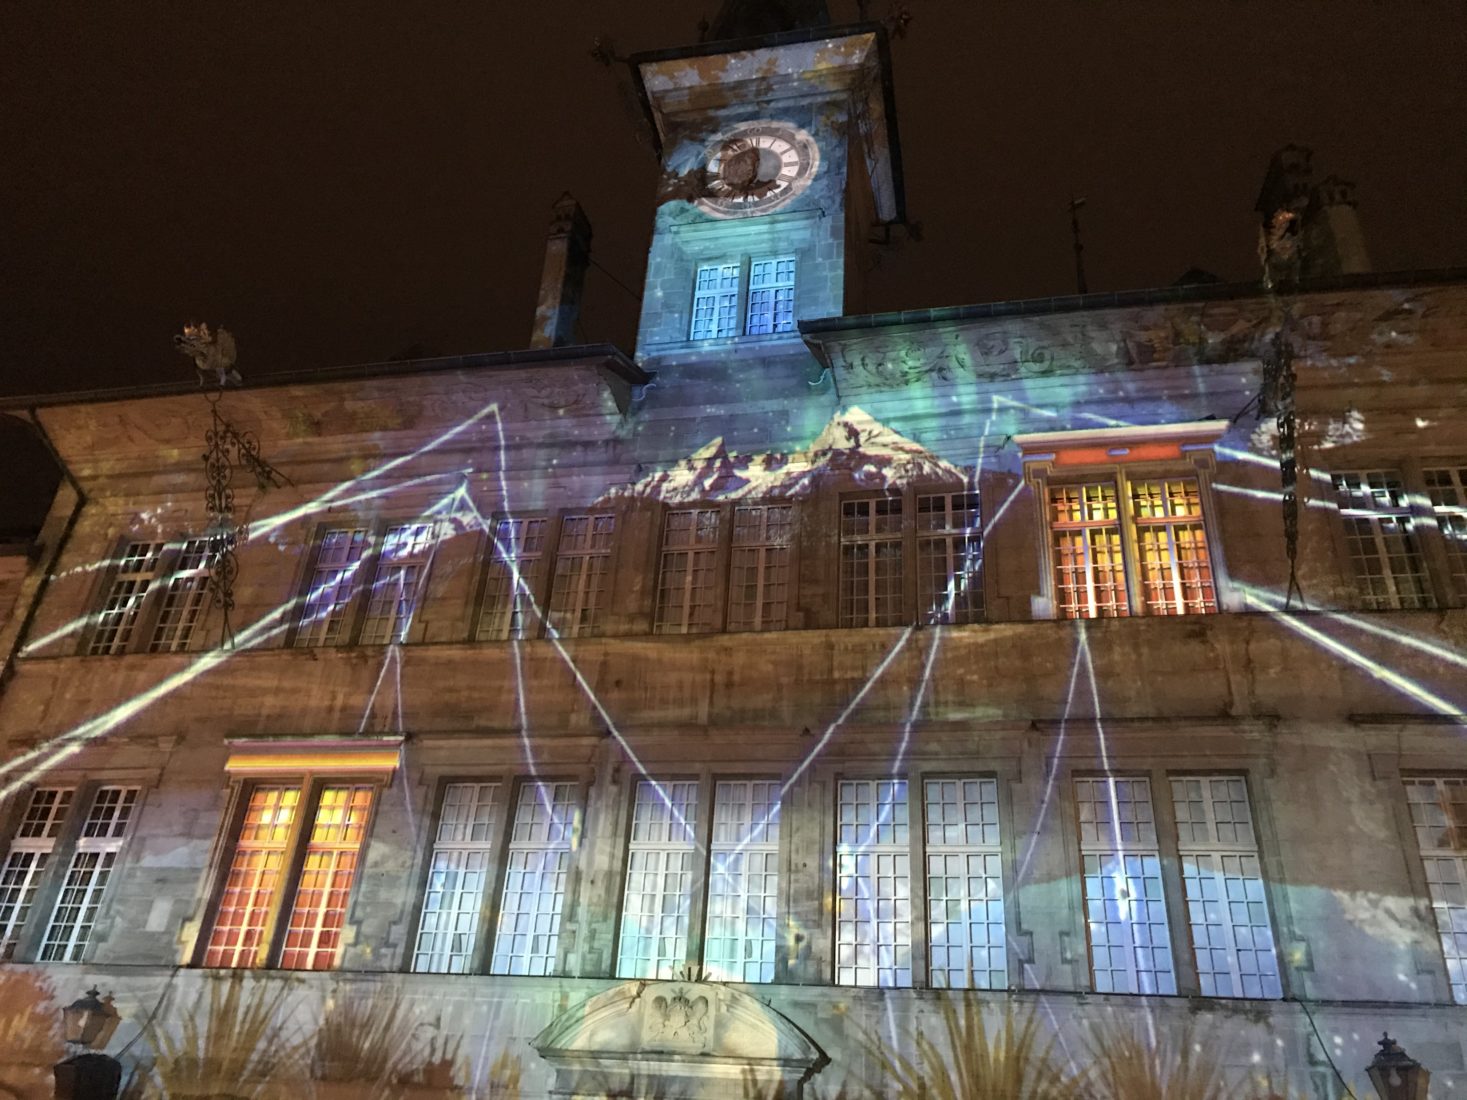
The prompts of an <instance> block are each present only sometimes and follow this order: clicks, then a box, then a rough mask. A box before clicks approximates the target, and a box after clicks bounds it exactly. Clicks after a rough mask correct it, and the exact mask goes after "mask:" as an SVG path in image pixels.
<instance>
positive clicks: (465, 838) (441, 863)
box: [413, 783, 499, 974]
mask: <svg viewBox="0 0 1467 1100" xmlns="http://www.w3.org/2000/svg"><path fill="white" fill-rule="evenodd" d="M498 818H499V784H498V783H450V784H448V786H446V787H445V788H444V790H443V805H442V810H441V812H440V814H439V818H438V833H437V836H436V837H435V840H434V844H433V855H432V859H431V862H430V863H429V867H428V884H427V887H426V889H425V891H424V894H423V914H422V917H421V919H420V920H419V921H418V938H417V943H416V946H415V947H414V950H413V969H414V970H415V971H417V972H419V973H435V974H467V973H468V972H469V968H470V967H471V966H473V962H474V953H475V949H476V948H477V946H478V940H479V922H480V917H481V914H482V913H483V909H484V897H485V894H486V893H487V891H488V887H489V881H490V876H491V875H492V873H493V867H494V851H493V846H494V844H495V842H496V839H497V838H496V825H497V823H498Z"/></svg>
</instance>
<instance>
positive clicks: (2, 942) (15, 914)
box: [0, 787, 74, 960]
mask: <svg viewBox="0 0 1467 1100" xmlns="http://www.w3.org/2000/svg"><path fill="white" fill-rule="evenodd" d="M73 793H74V792H73V791H72V789H71V788H70V787H37V788H36V789H35V790H33V791H32V792H31V797H30V800H29V801H28V802H27V803H26V809H25V814H24V815H23V816H22V817H21V821H20V825H19V826H18V827H17V828H16V830H15V836H14V837H12V838H11V842H10V850H9V852H7V853H6V856H5V864H4V866H3V867H0V960H4V959H8V958H10V957H11V955H13V954H14V952H15V948H16V944H17V942H18V941H19V939H20V934H21V932H22V931H23V930H24V929H25V923H26V919H27V918H28V917H29V916H30V912H31V906H32V905H34V904H35V900H36V891H37V890H38V889H39V888H40V885H41V875H42V874H43V873H44V872H45V870H46V865H47V864H48V863H49V862H50V860H51V854H52V853H53V852H54V851H55V850H56V838H57V837H58V836H59V835H60V834H61V826H62V824H63V823H64V822H65V820H66V814H67V811H68V810H70V808H71V799H72V795H73Z"/></svg>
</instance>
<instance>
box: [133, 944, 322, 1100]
mask: <svg viewBox="0 0 1467 1100" xmlns="http://www.w3.org/2000/svg"><path fill="white" fill-rule="evenodd" d="M289 992H290V989H289V986H287V985H286V984H285V983H283V982H276V981H250V982H248V983H247V982H246V978H245V975H244V974H242V973H238V972H236V973H233V974H230V975H228V976H227V977H216V978H211V979H210V980H209V982H208V990H207V993H200V994H199V996H198V997H197V998H196V999H195V1001H194V1003H193V1005H192V1006H190V1008H189V1009H188V1011H187V1012H185V1013H184V1014H183V1017H182V1019H181V1020H179V1021H178V1024H177V1027H176V1029H175V1028H172V1027H167V1026H161V1025H158V1024H156V1023H155V1024H154V1025H153V1026H151V1027H150V1028H149V1042H150V1043H151V1045H152V1047H153V1051H154V1053H155V1055H156V1056H155V1058H154V1060H153V1064H152V1066H151V1067H150V1068H149V1071H148V1080H149V1085H150V1087H149V1088H147V1089H145V1093H146V1094H147V1095H151V1096H157V1097H160V1098H166V1100H203V1098H208V1100H285V1098H287V1097H290V1098H292V1100H293V1098H295V1097H299V1095H300V1093H301V1091H302V1087H303V1086H304V1085H305V1069H306V1061H307V1057H306V1055H307V1043H306V1040H305V1039H304V1038H302V1037H299V1036H293V1035H292V1034H291V1033H290V1031H289V1030H288V1029H289V1024H288V1013H287V1011H286V1009H287V1004H286V1001H287V998H288V995H289Z"/></svg>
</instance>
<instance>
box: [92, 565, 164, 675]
mask: <svg viewBox="0 0 1467 1100" xmlns="http://www.w3.org/2000/svg"><path fill="white" fill-rule="evenodd" d="M165 546H166V544H165V543H162V542H130V543H128V544H127V546H126V547H125V548H124V549H123V551H122V558H121V560H119V561H118V563H117V572H116V573H115V574H113V577H112V584H111V587H110V588H109V589H108V590H107V595H106V597H105V598H104V599H103V601H102V609H101V611H100V612H99V613H98V615H97V628H96V630H95V631H93V633H92V638H91V642H90V644H89V646H88V648H87V652H88V653H90V654H92V655H93V656H100V655H104V654H114V653H126V652H127V649H128V646H129V644H130V643H131V642H132V637H133V631H134V630H136V629H137V624H138V617H139V616H140V615H141V613H142V610H143V601H144V600H145V599H146V598H147V595H148V589H149V587H150V586H151V585H152V583H153V581H154V580H155V579H157V576H158V563H159V560H160V559H161V558H162V556H163V550H164V548H165Z"/></svg>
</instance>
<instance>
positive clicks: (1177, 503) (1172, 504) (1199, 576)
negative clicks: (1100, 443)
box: [1129, 477, 1217, 615]
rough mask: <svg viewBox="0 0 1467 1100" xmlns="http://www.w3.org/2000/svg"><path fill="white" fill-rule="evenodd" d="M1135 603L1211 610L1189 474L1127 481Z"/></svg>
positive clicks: (1163, 609) (1171, 610)
mask: <svg viewBox="0 0 1467 1100" xmlns="http://www.w3.org/2000/svg"><path fill="white" fill-rule="evenodd" d="M1129 484H1130V488H1131V522H1132V524H1133V525H1134V528H1135V532H1136V569H1137V576H1138V579H1139V581H1140V588H1141V604H1142V606H1143V607H1144V608H1145V609H1146V613H1147V614H1148V615H1197V614H1204V613H1207V612H1211V611H1216V610H1217V594H1216V593H1215V592H1214V591H1213V584H1212V559H1211V558H1210V557H1209V556H1208V553H1207V531H1206V528H1204V527H1203V524H1202V494H1201V490H1200V489H1199V488H1198V485H1197V479H1196V478H1195V477H1169V478H1154V479H1147V480H1132V481H1130V483H1129Z"/></svg>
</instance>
